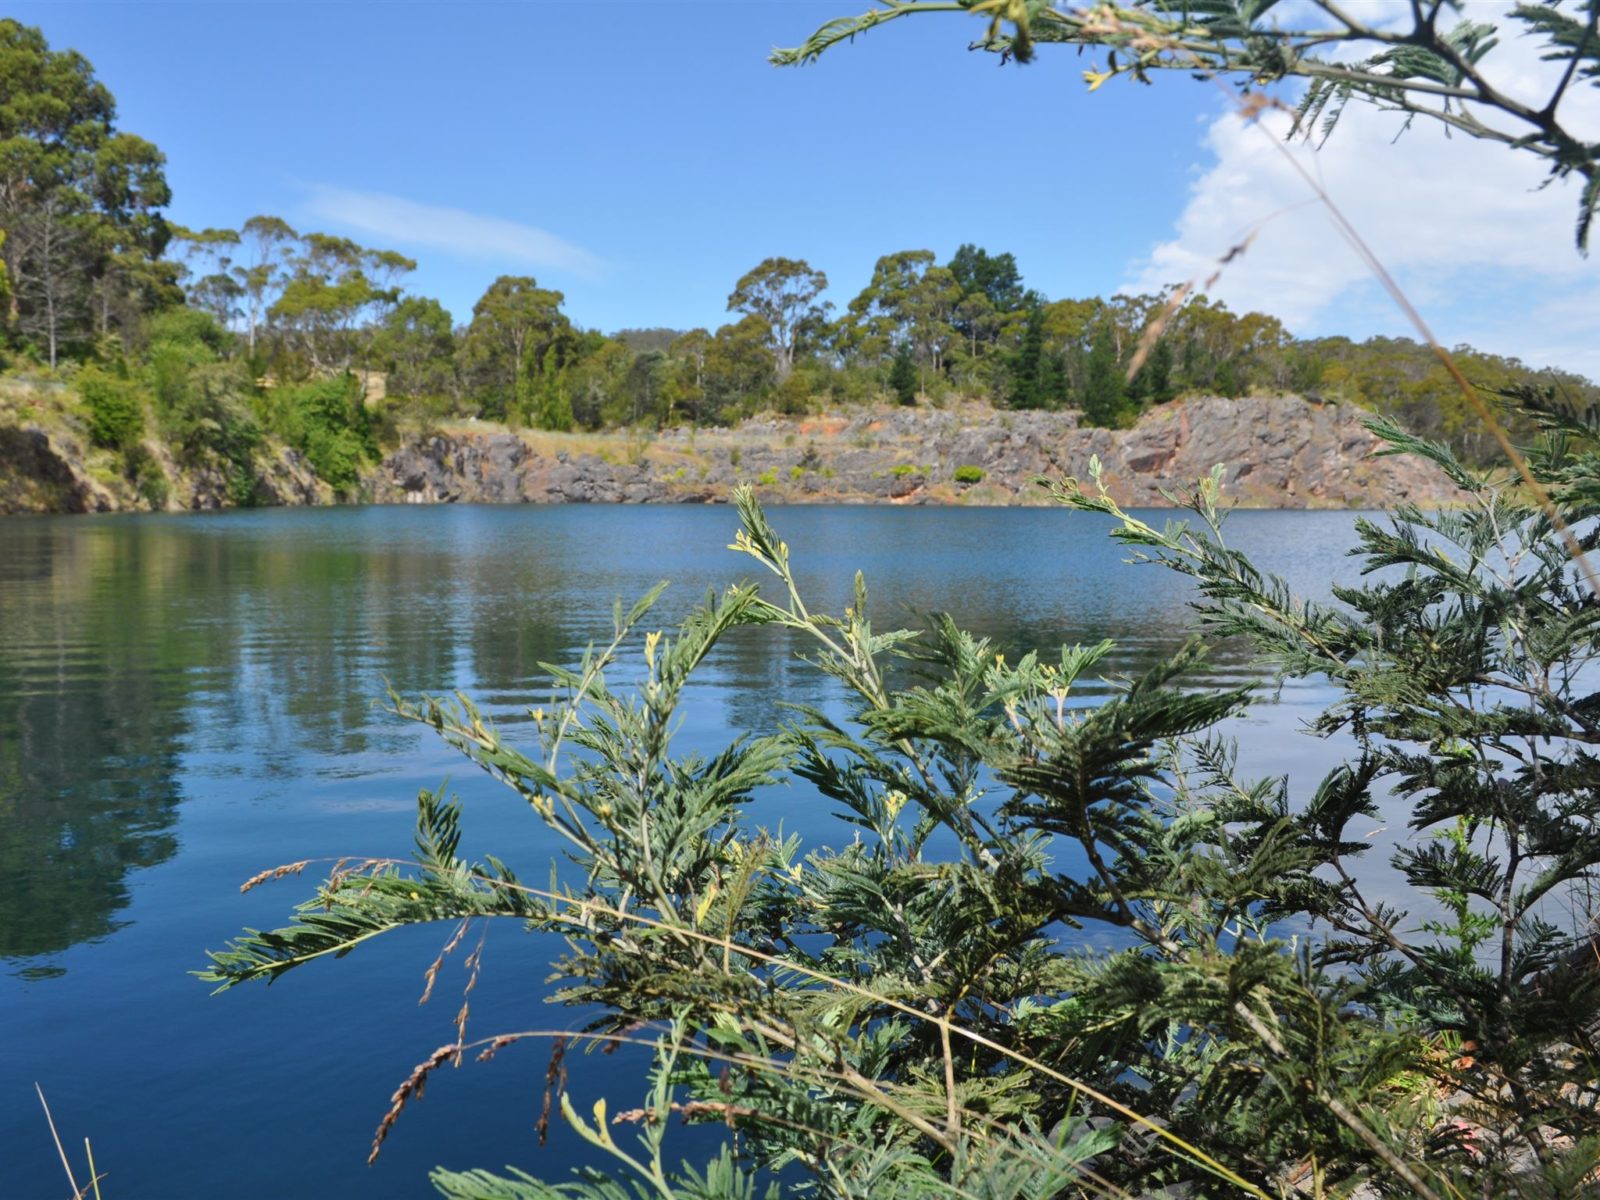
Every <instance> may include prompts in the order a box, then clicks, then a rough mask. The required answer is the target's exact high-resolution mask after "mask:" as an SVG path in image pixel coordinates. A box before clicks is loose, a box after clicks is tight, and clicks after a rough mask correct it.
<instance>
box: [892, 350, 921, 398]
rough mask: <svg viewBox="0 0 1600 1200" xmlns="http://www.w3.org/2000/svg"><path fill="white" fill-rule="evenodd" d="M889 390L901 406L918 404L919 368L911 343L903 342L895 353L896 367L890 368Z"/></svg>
mask: <svg viewBox="0 0 1600 1200" xmlns="http://www.w3.org/2000/svg"><path fill="white" fill-rule="evenodd" d="M889 390H890V391H891V392H893V393H894V398H895V400H897V401H898V402H899V403H901V404H915V403H916V402H917V368H916V364H915V362H914V361H913V359H912V355H911V344H910V343H909V342H902V343H901V344H900V349H899V350H897V351H896V352H895V356H894V365H893V366H892V367H890V368H889Z"/></svg>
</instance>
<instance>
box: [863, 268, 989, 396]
mask: <svg viewBox="0 0 1600 1200" xmlns="http://www.w3.org/2000/svg"><path fill="white" fill-rule="evenodd" d="M960 300H961V285H960V283H959V282H958V280H957V278H956V276H955V274H954V272H952V271H951V270H950V269H949V268H948V267H941V266H938V265H937V260H936V259H935V257H934V253H933V251H932V250H901V251H899V252H898V253H895V254H885V255H884V256H883V257H881V258H879V259H878V261H877V262H876V263H875V264H873V268H872V277H871V278H870V279H869V280H868V281H867V285H866V287H864V288H862V289H861V291H860V292H859V293H858V294H857V295H856V297H855V298H854V299H853V300H851V301H850V310H849V316H848V318H847V321H846V324H845V327H844V333H843V340H844V342H845V344H846V345H847V346H848V347H849V348H850V350H851V351H853V352H854V353H856V354H859V355H861V356H862V357H864V358H866V359H868V360H882V359H885V358H890V357H893V355H894V354H895V352H896V351H897V350H898V348H899V347H900V346H901V345H902V344H909V345H910V346H911V348H912V353H913V355H914V356H915V358H916V361H917V364H918V365H919V366H920V367H922V368H923V369H924V370H929V369H931V370H932V371H934V372H935V373H936V374H938V373H942V372H943V370H944V365H945V357H946V355H947V354H948V353H949V351H950V348H951V346H952V344H953V343H954V342H955V341H956V339H957V331H956V329H955V327H954V326H953V324H952V321H953V319H954V317H955V315H956V311H957V305H958V304H959V302H960ZM924 382H926V380H925V379H924Z"/></svg>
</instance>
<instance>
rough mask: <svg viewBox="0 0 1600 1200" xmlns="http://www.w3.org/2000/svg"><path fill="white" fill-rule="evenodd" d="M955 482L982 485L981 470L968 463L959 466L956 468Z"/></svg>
mask: <svg viewBox="0 0 1600 1200" xmlns="http://www.w3.org/2000/svg"><path fill="white" fill-rule="evenodd" d="M955 480H956V482H957V483H982V482H983V468H982V467H975V466H973V465H972V464H970V463H967V464H964V465H962V466H959V467H957V468H956V474H955Z"/></svg>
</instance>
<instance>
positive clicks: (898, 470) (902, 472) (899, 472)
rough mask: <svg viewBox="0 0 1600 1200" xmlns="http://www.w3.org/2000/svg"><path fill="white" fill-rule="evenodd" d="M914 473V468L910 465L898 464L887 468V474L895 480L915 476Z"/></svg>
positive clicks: (915, 471)
mask: <svg viewBox="0 0 1600 1200" xmlns="http://www.w3.org/2000/svg"><path fill="white" fill-rule="evenodd" d="M916 473H917V469H916V467H914V466H912V465H911V464H910V463H899V464H897V465H895V466H893V467H890V468H889V474H891V475H893V476H894V477H895V478H896V479H904V478H905V477H906V476H907V475H915V474H916Z"/></svg>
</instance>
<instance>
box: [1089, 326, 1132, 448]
mask: <svg viewBox="0 0 1600 1200" xmlns="http://www.w3.org/2000/svg"><path fill="white" fill-rule="evenodd" d="M1086 376H1087V377H1086V378H1085V380H1084V386H1083V419H1084V420H1085V421H1086V422H1088V423H1089V424H1090V425H1100V426H1105V427H1108V428H1115V427H1116V426H1118V425H1120V424H1121V423H1122V418H1123V414H1124V412H1125V409H1126V405H1127V396H1126V394H1125V389H1124V384H1123V377H1122V371H1121V369H1120V368H1119V366H1118V365H1117V352H1116V347H1115V346H1114V345H1113V344H1112V341H1111V331H1110V330H1108V329H1105V328H1102V329H1101V330H1100V331H1099V332H1097V333H1096V334H1095V336H1094V341H1093V342H1092V343H1091V344H1090V347H1089V361H1088V367H1087V371H1086Z"/></svg>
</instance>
